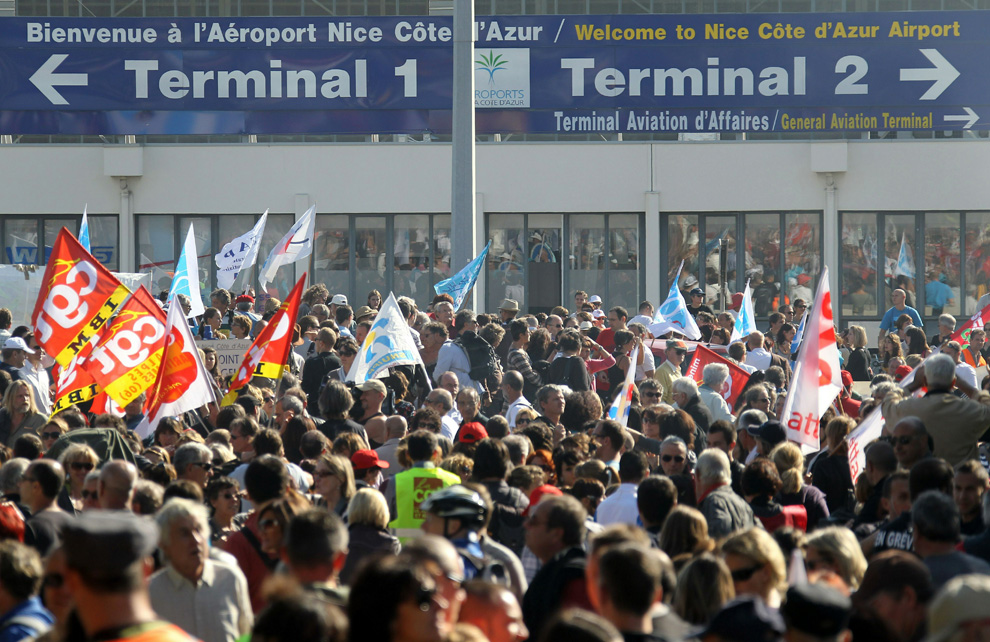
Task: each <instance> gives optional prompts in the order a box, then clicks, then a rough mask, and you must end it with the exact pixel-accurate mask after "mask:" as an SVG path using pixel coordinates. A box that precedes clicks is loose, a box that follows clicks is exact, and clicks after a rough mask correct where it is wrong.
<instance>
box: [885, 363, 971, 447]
mask: <svg viewBox="0 0 990 642" xmlns="http://www.w3.org/2000/svg"><path fill="white" fill-rule="evenodd" d="M953 382H955V387H957V388H958V389H959V390H961V391H962V392H963V393H965V394H966V395H967V397H957V396H956V395H954V394H953V393H952V389H953ZM922 386H927V387H928V394H926V395H925V396H924V397H920V398H917V399H915V398H913V397H911V396H910V395H911V393H913V392H914V391H915V390H918V389H920V388H921V387H922ZM903 395H904V396H903V397H902V396H901V394H899V393H898V392H896V391H895V392H891V393H888V394H887V396H886V398H885V399H884V401H883V416H884V420H885V422H886V426H887V431H888V432H890V431H892V430H893V428H894V426H896V425H897V422H899V421H900V420H901V419H903V418H904V417H912V416H913V417H917V418H918V419H920V420H921V421H922V422H923V423H924V424H925V426H937V427H938V428H937V430H932V431H931V433H930V434H931V436H932V440H933V442H934V444H935V448H934V450H933V452H934V454H935V456H936V457H939V458H941V459H944V460H946V461H947V462H949V465H951V466H955V465H957V464H959V463H960V462H963V461H966V460H967V459H978V458H979V451H978V449H977V440H978V439H979V438H980V436H981V435H982V434H983V433H984V432H985V431H986V429H987V428H988V427H990V394H987V393H986V392H984V391H981V390H977V389H975V388H973V387H972V386H970V385H969V384H967V383H966V382H965V381H962V380H961V379H957V378H956V363H955V361H953V360H952V357H950V356H948V355H945V354H937V355H935V356H934V357H930V358H929V359H928V360H926V361H925V363H924V366H923V367H921V368H918V370H917V371H916V374H915V377H914V380H913V381H912V382H911V383H910V384H909V385H908V386H907V388H905V389H904V390H903Z"/></svg>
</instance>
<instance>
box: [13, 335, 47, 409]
mask: <svg viewBox="0 0 990 642" xmlns="http://www.w3.org/2000/svg"><path fill="white" fill-rule="evenodd" d="M26 339H28V341H27V342H28V343H29V345H30V348H31V349H32V350H33V352H28V353H27V359H26V360H25V361H24V366H23V367H22V368H21V369H20V370H19V372H20V374H21V379H23V380H24V381H27V382H28V383H29V384H31V390H32V391H33V393H34V405H35V406H37V407H38V412H40V413H41V414H43V415H45V416H46V417H48V416H49V415H51V414H52V393H51V385H52V380H51V378H50V377H49V376H48V372H47V371H46V370H45V366H44V365H43V364H42V363H41V358H42V357H43V356H44V354H45V353H44V352H43V351H42V350H41V348H40V347H38V342H37V341H35V339H34V335H33V334H29V335H27V337H26Z"/></svg>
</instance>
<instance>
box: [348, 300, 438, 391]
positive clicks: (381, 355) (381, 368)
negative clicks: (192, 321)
mask: <svg viewBox="0 0 990 642" xmlns="http://www.w3.org/2000/svg"><path fill="white" fill-rule="evenodd" d="M417 363H418V364H420V365H421V366H423V369H424V370H425V369H426V366H425V365H423V358H422V357H421V356H419V350H418V349H417V348H416V344H415V343H414V342H413V338H412V333H411V332H409V325H408V324H407V323H406V319H405V317H403V315H402V311H401V310H400V309H399V303H398V301H396V300H395V295H394V294H392V293H391V292H390V293H389V295H388V298H387V299H385V303H383V304H382V309H381V310H379V312H378V316H377V317H375V321H374V323H372V324H371V329H370V330H368V336H367V337H365V339H364V344H363V345H362V346H361V349H360V350H358V353H357V357H356V358H355V359H354V365H352V366H351V371H350V372H349V373H347V380H348V381H353V382H355V383H363V382H365V381H367V380H368V379H374V378H375V377H377V376H378V375H379V374H383V375H384V374H388V373H387V372H386V371H387V370H388V369H389V368H391V367H393V366H411V365H415V364H417Z"/></svg>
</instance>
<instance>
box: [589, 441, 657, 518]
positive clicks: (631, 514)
mask: <svg viewBox="0 0 990 642" xmlns="http://www.w3.org/2000/svg"><path fill="white" fill-rule="evenodd" d="M649 474H650V465H649V464H648V463H647V461H646V455H644V454H643V453H641V452H638V451H630V452H625V453H623V454H622V457H620V458H619V479H621V480H622V483H621V484H620V485H619V487H618V488H617V489H616V490H615V492H614V493H612V494H611V495H609V496H608V497H606V498H605V500H604V501H603V502H602V503H601V504H599V505H598V512H597V513H596V514H595V518H596V521H597V522H598V523H599V524H601V525H602V526H608V525H610V524H629V525H631V526H635V525H636V524H637V522H638V520H639V506H638V505H637V503H636V489H637V488H638V487H639V483H640V482H641V481H643V480H644V479H645V478H646V477H647V476H648V475H649Z"/></svg>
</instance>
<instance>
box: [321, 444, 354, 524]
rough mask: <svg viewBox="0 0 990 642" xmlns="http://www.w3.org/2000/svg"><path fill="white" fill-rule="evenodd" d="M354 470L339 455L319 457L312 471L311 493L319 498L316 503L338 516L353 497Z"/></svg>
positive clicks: (349, 463) (348, 462)
mask: <svg viewBox="0 0 990 642" xmlns="http://www.w3.org/2000/svg"><path fill="white" fill-rule="evenodd" d="M354 491H355V485H354V469H353V468H352V467H351V462H350V460H348V459H346V458H344V457H341V456H340V455H321V456H320V458H319V459H317V460H316V467H315V468H314V469H313V492H315V493H316V494H318V495H319V496H320V498H321V499H320V500H319V501H318V502H317V503H318V504H319V505H322V506H323V507H324V508H326V509H327V510H332V511H334V512H335V513H337V514H338V515H340V516H343V515H344V512H345V511H346V510H347V504H348V502H350V501H351V497H353V496H354Z"/></svg>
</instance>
